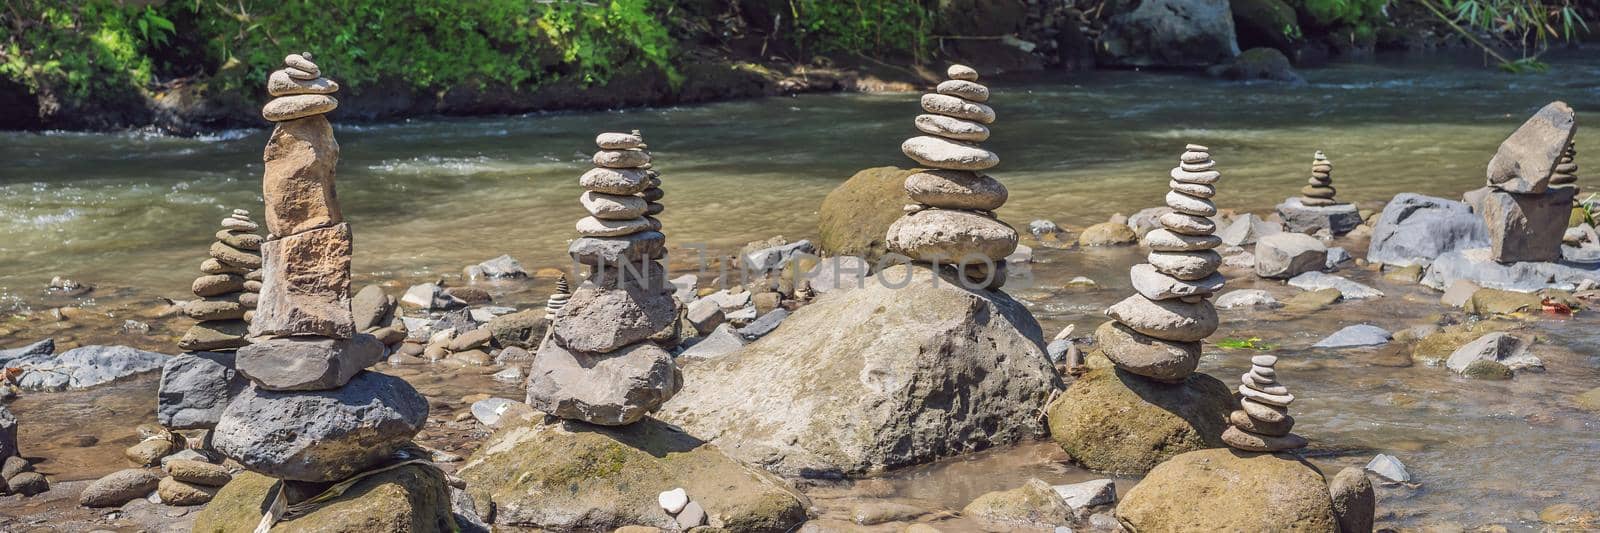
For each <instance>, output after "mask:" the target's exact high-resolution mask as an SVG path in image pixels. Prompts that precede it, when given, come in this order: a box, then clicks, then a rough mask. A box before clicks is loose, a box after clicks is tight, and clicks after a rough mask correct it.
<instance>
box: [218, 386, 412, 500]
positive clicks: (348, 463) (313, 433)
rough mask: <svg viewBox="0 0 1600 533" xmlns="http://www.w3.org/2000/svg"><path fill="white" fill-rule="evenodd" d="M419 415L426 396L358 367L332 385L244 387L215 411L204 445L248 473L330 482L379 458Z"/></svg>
mask: <svg viewBox="0 0 1600 533" xmlns="http://www.w3.org/2000/svg"><path fill="white" fill-rule="evenodd" d="M427 419H428V401H427V399H426V398H424V397H423V396H422V395H421V394H419V393H417V391H416V389H413V388H411V385H410V384H408V383H406V381H405V380H403V379H400V378H396V377H393V376H389V375H385V374H379V373H377V372H362V373H359V374H357V375H356V376H355V377H354V378H353V379H351V380H350V382H349V383H346V384H345V385H344V386H343V387H340V388H337V389H333V390H321V391H291V392H274V391H268V390H262V389H260V388H257V387H247V388H246V389H245V390H244V392H242V393H240V394H239V396H238V397H237V398H235V399H234V401H233V402H232V403H230V404H228V408H227V409H226V410H224V411H223V413H222V418H221V420H220V421H219V422H218V423H217V427H216V429H214V430H212V444H213V445H214V446H215V447H216V449H217V451H219V452H222V453H223V454H224V455H227V456H228V457H229V458H231V459H233V460H235V461H238V462H239V464H241V465H244V467H245V468H247V469H250V470H251V471H254V472H258V473H261V474H266V475H269V476H272V477H276V478H279V479H292V480H296V481H315V482H322V481H338V480H341V479H345V478H347V477H349V476H351V475H353V474H356V473H358V472H361V471H364V470H366V469H368V468H370V467H372V466H373V465H376V464H378V463H381V462H383V461H384V460H386V459H387V458H388V457H389V456H390V455H391V454H393V453H394V452H395V450H398V449H400V448H401V447H402V446H405V445H406V444H408V443H409V442H411V437H412V436H413V435H416V434H417V432H418V431H421V430H422V425H423V423H424V422H426V421H427Z"/></svg>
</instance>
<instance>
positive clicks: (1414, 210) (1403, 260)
mask: <svg viewBox="0 0 1600 533" xmlns="http://www.w3.org/2000/svg"><path fill="white" fill-rule="evenodd" d="M1488 246H1489V230H1488V227H1487V226H1484V224H1483V219H1482V218H1480V217H1479V216H1478V215H1476V214H1474V213H1473V212H1472V208H1471V207H1468V206H1467V204H1465V203H1463V202H1456V201H1452V200H1446V199H1443V198H1435V197H1432V196H1423V195H1420V194H1415V193H1401V194H1397V195H1395V197H1394V198H1393V199H1391V200H1389V203H1388V204H1387V205H1385V206H1384V207H1383V214H1381V215H1379V216H1378V223H1377V225H1375V226H1373V228H1372V241H1371V243H1370V244H1369V245H1368V247H1367V260H1368V261H1372V262H1374V263H1383V264H1386V265H1398V266H1408V265H1427V264H1429V263H1431V262H1433V261H1434V260H1435V259H1436V258H1438V257H1440V256H1442V255H1444V254H1445V253H1447V252H1452V251H1456V250H1464V249H1468V248H1487V247H1488Z"/></svg>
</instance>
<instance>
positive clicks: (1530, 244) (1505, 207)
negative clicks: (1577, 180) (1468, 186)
mask: <svg viewBox="0 0 1600 533" xmlns="http://www.w3.org/2000/svg"><path fill="white" fill-rule="evenodd" d="M1576 195H1577V189H1575V188H1573V187H1557V188H1555V189H1553V190H1547V191H1545V192H1542V193H1536V194H1512V193H1509V192H1504V191H1498V190H1494V189H1492V188H1488V187H1485V188H1483V189H1479V190H1476V191H1472V192H1468V193H1467V194H1466V201H1467V204H1468V205H1471V206H1472V210H1473V211H1474V212H1476V213H1478V214H1479V215H1480V216H1482V217H1483V222H1484V226H1485V227H1487V228H1488V230H1489V249H1490V250H1491V253H1492V256H1493V257H1494V260H1495V261H1497V262H1501V263H1514V262H1521V261H1560V260H1561V237H1562V236H1563V235H1565V233H1566V229H1567V221H1568V218H1570V216H1571V213H1572V203H1573V199H1574V197H1575V196H1576Z"/></svg>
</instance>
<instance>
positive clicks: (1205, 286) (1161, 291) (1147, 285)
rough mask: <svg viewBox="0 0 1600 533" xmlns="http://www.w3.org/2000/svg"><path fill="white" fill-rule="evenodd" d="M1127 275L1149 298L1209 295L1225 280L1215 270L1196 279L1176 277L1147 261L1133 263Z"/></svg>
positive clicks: (1134, 285)
mask: <svg viewBox="0 0 1600 533" xmlns="http://www.w3.org/2000/svg"><path fill="white" fill-rule="evenodd" d="M1128 275H1129V277H1130V278H1132V280H1133V289H1134V290H1136V291H1138V292H1139V294H1142V295H1144V297H1145V298H1149V299H1151V300H1170V299H1174V298H1182V297H1185V296H1202V295H1209V294H1212V293H1215V292H1217V291H1219V290H1221V289H1222V286H1223V284H1224V283H1225V282H1226V280H1224V279H1223V277H1222V275H1221V274H1218V273H1215V272H1213V273H1212V274H1211V275H1210V276H1206V277H1204V278H1200V279H1197V280H1191V281H1185V280H1181V279H1176V278H1173V277H1171V276H1167V275H1164V274H1162V273H1160V272H1157V271H1156V269H1155V267H1153V266H1150V265H1149V264H1147V263H1140V264H1137V265H1133V268H1131V269H1129V271H1128Z"/></svg>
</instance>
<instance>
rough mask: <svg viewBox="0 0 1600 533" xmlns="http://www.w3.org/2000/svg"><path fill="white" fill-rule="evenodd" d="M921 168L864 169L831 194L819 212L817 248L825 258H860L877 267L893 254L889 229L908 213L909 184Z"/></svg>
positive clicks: (823, 201)
mask: <svg viewBox="0 0 1600 533" xmlns="http://www.w3.org/2000/svg"><path fill="white" fill-rule="evenodd" d="M918 172H921V170H918V169H911V170H907V169H901V168H896V167H876V168H869V169H865V170H861V171H859V172H856V173H855V175H853V176H851V177H850V179H848V180H845V182H844V183H843V184H841V185H839V186H838V187H837V188H835V189H834V190H833V191H832V192H829V193H828V195H827V196H826V197H824V198H823V200H822V206H821V207H820V208H819V209H818V210H817V234H818V238H817V247H818V248H820V249H821V250H822V251H823V252H824V254H825V255H831V256H845V255H848V256H854V257H860V258H862V259H863V260H864V261H866V262H867V263H868V264H877V263H878V262H879V261H880V259H882V258H883V257H884V256H885V255H886V254H888V253H889V248H888V245H887V241H886V239H885V238H884V236H885V235H886V234H888V231H889V226H890V225H891V224H894V222H895V221H896V220H899V219H900V217H901V215H902V214H904V212H903V211H901V208H902V207H903V206H904V205H905V181H906V178H908V177H910V176H911V175H912V174H916V173H918Z"/></svg>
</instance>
